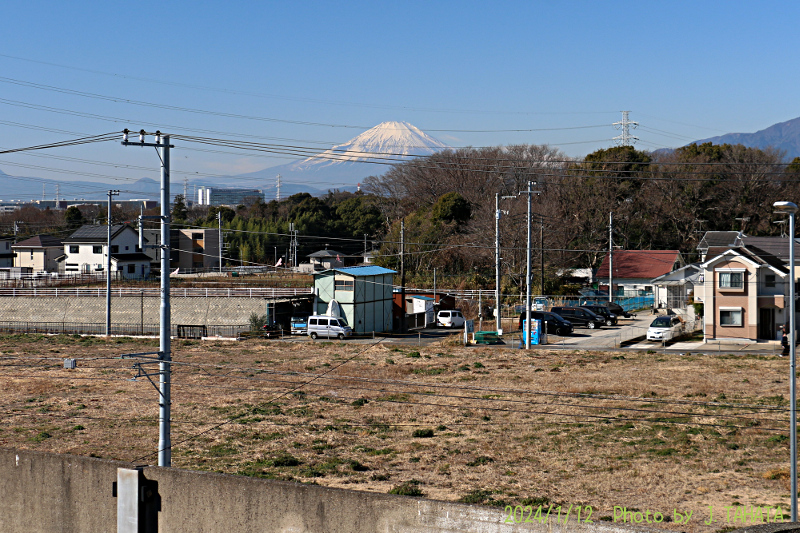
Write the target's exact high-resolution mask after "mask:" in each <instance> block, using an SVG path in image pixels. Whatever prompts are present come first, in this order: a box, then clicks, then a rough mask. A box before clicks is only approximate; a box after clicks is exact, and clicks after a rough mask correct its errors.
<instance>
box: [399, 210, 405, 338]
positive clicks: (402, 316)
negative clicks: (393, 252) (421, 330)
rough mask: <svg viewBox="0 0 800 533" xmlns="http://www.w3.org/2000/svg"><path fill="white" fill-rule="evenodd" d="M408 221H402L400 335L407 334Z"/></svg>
mask: <svg viewBox="0 0 800 533" xmlns="http://www.w3.org/2000/svg"><path fill="white" fill-rule="evenodd" d="M405 252H406V221H405V220H401V221H400V333H405V332H406V262H405V259H406V253H405Z"/></svg>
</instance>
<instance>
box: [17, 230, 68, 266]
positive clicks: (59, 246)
mask: <svg viewBox="0 0 800 533" xmlns="http://www.w3.org/2000/svg"><path fill="white" fill-rule="evenodd" d="M11 248H12V249H13V250H14V253H15V254H16V257H15V258H14V266H15V267H21V268H29V269H30V271H31V272H58V262H57V261H56V259H57V258H58V257H59V256H61V255H63V253H64V243H63V242H62V241H61V239H59V238H58V237H52V236H50V235H36V236H35V237H31V238H30V239H25V240H24V241H20V242H18V243H17V244H15V245H13V246H12V247H11Z"/></svg>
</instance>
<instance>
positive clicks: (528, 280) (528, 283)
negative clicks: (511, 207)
mask: <svg viewBox="0 0 800 533" xmlns="http://www.w3.org/2000/svg"><path fill="white" fill-rule="evenodd" d="M531 185H533V182H532V181H528V190H526V191H520V194H527V195H528V247H527V270H526V274H525V320H526V321H527V322H526V327H525V328H524V329H523V334H524V335H525V349H526V350H530V349H531V201H532V198H533V195H534V194H539V192H540V191H532V190H531Z"/></svg>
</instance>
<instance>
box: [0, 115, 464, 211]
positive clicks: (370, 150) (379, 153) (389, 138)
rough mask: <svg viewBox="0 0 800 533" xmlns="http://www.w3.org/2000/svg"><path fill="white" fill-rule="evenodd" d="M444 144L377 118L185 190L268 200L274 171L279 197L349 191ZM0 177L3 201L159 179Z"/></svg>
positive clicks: (150, 187)
mask: <svg viewBox="0 0 800 533" xmlns="http://www.w3.org/2000/svg"><path fill="white" fill-rule="evenodd" d="M447 148H450V147H449V146H448V145H447V144H445V143H443V142H442V141H440V140H438V139H435V138H434V137H431V136H430V135H428V134H426V133H425V132H423V131H422V130H420V129H419V128H417V127H415V126H413V125H411V124H409V123H407V122H382V123H381V124H378V125H377V126H375V127H373V128H370V129H369V130H367V131H365V132H363V133H361V134H359V135H357V136H356V137H353V138H352V139H350V140H349V141H347V142H346V143H344V144H339V145H336V146H333V147H332V148H330V149H329V150H325V151H323V152H320V153H319V154H316V155H314V156H312V157H309V158H306V159H303V160H302V161H296V162H293V163H288V164H285V165H279V166H274V167H269V168H265V169H263V170H259V171H257V172H250V173H247V174H239V175H235V176H219V177H215V178H204V179H193V180H191V181H190V182H189V186H188V189H187V196H189V197H190V198H193V199H194V200H196V199H197V198H196V196H195V194H194V191H195V189H196V187H200V186H206V187H210V188H212V189H216V188H247V189H261V190H263V191H264V197H265V200H266V201H270V200H272V199H275V198H276V197H277V187H276V185H277V183H276V182H277V175H278V174H280V175H281V178H282V180H281V181H282V183H281V198H287V197H289V196H291V195H293V194H297V193H299V192H307V193H309V194H311V195H313V196H320V195H323V194H325V193H326V192H327V191H328V190H332V189H339V190H348V191H355V190H356V187H357V184H358V183H359V182H361V181H362V180H363V179H364V178H366V177H368V176H372V175H380V174H383V173H384V172H386V171H387V170H388V169H389V165H391V164H394V163H397V162H401V161H405V160H410V159H412V158H413V157H417V156H427V155H431V154H433V153H436V152H439V151H441V150H445V149H447ZM0 165H2V163H0ZM0 179H2V182H3V184H4V185H5V187H4V189H3V190H4V191H6V192H3V194H2V200H3V201H13V200H22V201H32V200H38V199H41V197H42V185H43V184H44V185H45V197H46V199H48V200H52V199H54V198H55V192H56V185H58V186H59V198H61V199H66V200H71V201H72V200H79V201H80V200H81V199H86V200H87V201H93V202H98V201H104V200H105V199H106V191H107V190H109V189H121V190H122V192H121V194H120V196H119V197H118V199H120V200H128V199H132V198H137V199H139V198H141V199H145V198H147V199H151V200H157V199H158V198H159V196H160V184H159V182H158V181H156V180H152V179H150V178H142V179H139V180H137V181H136V182H134V183H131V184H125V185H123V186H120V183H103V182H88V181H60V180H50V179H43V178H35V177H15V176H11V175H9V174H5V173H3V171H2V170H0ZM181 185H182V184H181V183H180V181H179V180H178V179H176V178H173V179H172V183H171V192H172V194H173V195H175V194H183V187H182V186H181Z"/></svg>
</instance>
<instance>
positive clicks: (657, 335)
mask: <svg viewBox="0 0 800 533" xmlns="http://www.w3.org/2000/svg"><path fill="white" fill-rule="evenodd" d="M683 333H684V326H683V321H682V320H681V319H680V318H678V317H677V316H669V315H663V316H660V317H658V318H656V319H655V320H653V323H652V324H650V327H649V328H647V340H649V341H657V342H662V341H669V340H672V339H674V338H675V337H679V336H681V335H682V334H683Z"/></svg>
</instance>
